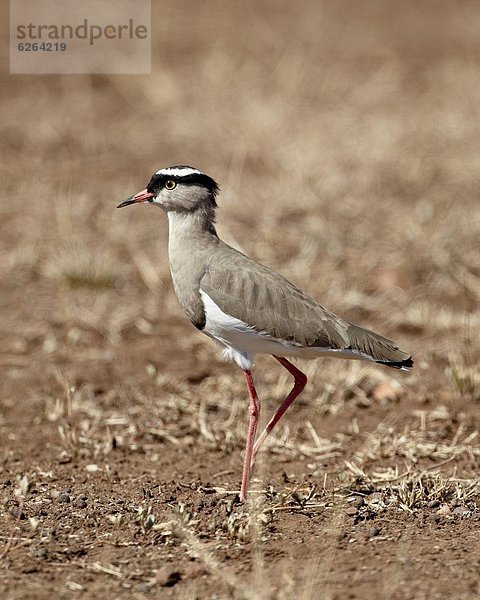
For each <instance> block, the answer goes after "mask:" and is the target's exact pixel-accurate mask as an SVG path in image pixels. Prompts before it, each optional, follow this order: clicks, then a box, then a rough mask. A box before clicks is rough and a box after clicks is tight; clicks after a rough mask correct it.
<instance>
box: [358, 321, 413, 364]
mask: <svg viewBox="0 0 480 600" xmlns="http://www.w3.org/2000/svg"><path fill="white" fill-rule="evenodd" d="M347 333H348V336H349V341H350V343H351V349H352V350H356V351H357V352H361V353H362V354H363V355H366V358H368V359H369V360H373V361H375V362H377V363H378V364H380V365H385V366H387V367H392V368H393V369H402V370H403V371H408V370H409V369H411V368H412V367H413V359H412V357H411V356H410V355H409V354H407V353H406V352H403V351H402V350H400V349H399V348H398V346H396V345H395V343H394V342H392V341H391V340H389V339H387V338H385V337H383V336H381V335H378V333H374V332H373V331H369V330H368V329H363V328H362V327H358V325H353V324H351V325H350V326H349V328H348V330H347Z"/></svg>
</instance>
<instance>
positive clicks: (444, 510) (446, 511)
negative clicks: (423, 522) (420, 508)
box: [437, 504, 452, 517]
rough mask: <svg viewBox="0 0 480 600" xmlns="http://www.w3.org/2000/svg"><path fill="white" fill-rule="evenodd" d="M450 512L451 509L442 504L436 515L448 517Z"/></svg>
mask: <svg viewBox="0 0 480 600" xmlns="http://www.w3.org/2000/svg"><path fill="white" fill-rule="evenodd" d="M451 512H452V511H451V510H450V507H449V506H448V504H442V506H441V507H440V508H439V509H438V510H437V515H440V516H441V517H448V515H449V514H450V513H451Z"/></svg>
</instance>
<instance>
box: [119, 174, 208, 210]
mask: <svg viewBox="0 0 480 600" xmlns="http://www.w3.org/2000/svg"><path fill="white" fill-rule="evenodd" d="M217 192H218V185H217V184H216V183H215V181H214V180H213V179H212V178H211V177H209V176H208V175H206V174H205V173H202V172H201V171H199V170H198V169H194V168H192V167H185V166H177V167H168V168H167V169H161V170H160V171H157V172H156V173H155V174H154V175H152V178H151V179H150V181H149V182H148V184H147V187H146V188H145V189H144V190H142V191H141V192H139V193H138V194H135V195H134V196H130V198H127V199H126V200H124V201H123V202H121V203H120V204H119V205H118V206H117V208H122V207H123V206H128V205H129V204H135V203H139V202H150V203H151V204H152V205H155V206H159V207H160V208H162V209H163V210H164V211H165V212H171V211H173V212H180V213H188V212H192V213H193V212H195V211H197V210H201V211H202V212H205V211H208V212H210V211H214V209H215V208H216V206H217V203H216V201H215V197H216V195H217Z"/></svg>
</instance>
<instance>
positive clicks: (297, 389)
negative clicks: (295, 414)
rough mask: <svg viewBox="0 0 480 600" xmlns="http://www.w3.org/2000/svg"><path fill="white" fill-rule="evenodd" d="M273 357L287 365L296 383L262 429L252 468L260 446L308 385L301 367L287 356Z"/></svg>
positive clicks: (254, 450)
mask: <svg viewBox="0 0 480 600" xmlns="http://www.w3.org/2000/svg"><path fill="white" fill-rule="evenodd" d="M273 358H275V359H276V360H278V362H279V363H280V364H281V365H282V366H283V367H285V368H286V369H287V371H289V372H290V373H291V374H292V375H293V377H294V378H295V383H294V385H293V388H292V391H291V392H290V393H289V394H288V396H287V397H286V398H285V400H284V401H283V402H282V403H281V404H280V406H279V407H278V408H277V410H276V411H275V412H274V413H273V417H272V418H271V419H270V421H269V422H268V423H267V426H266V427H265V429H264V430H263V431H262V433H261V435H260V437H259V438H258V440H257V441H256V442H255V445H254V447H253V456H252V461H251V464H250V468H251V467H253V465H254V463H255V456H256V455H257V452H258V450H259V448H260V446H261V445H262V444H263V442H264V441H265V439H266V438H267V436H268V434H269V433H270V432H271V431H272V429H273V428H274V427H275V425H276V424H277V423H278V421H280V419H281V418H282V416H283V414H284V413H285V411H286V410H287V408H288V407H289V406H290V404H292V403H293V402H294V400H295V398H297V397H298V396H299V395H300V394H301V393H302V392H303V390H304V388H305V386H306V385H307V376H306V375H305V373H302V372H301V371H300V370H299V369H297V367H296V366H295V365H293V364H292V363H291V362H290V361H289V360H287V359H286V358H283V357H282V356H275V355H274V356H273Z"/></svg>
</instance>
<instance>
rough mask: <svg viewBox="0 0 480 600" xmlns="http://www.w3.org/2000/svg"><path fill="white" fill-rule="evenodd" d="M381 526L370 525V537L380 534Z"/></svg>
mask: <svg viewBox="0 0 480 600" xmlns="http://www.w3.org/2000/svg"><path fill="white" fill-rule="evenodd" d="M380 531H381V530H380V527H379V526H378V525H373V527H370V531H369V532H368V537H369V538H373V537H375V536H376V535H378V534H379V533H380Z"/></svg>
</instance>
